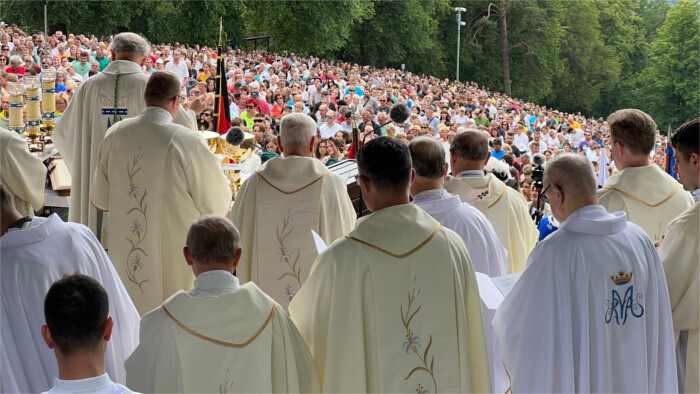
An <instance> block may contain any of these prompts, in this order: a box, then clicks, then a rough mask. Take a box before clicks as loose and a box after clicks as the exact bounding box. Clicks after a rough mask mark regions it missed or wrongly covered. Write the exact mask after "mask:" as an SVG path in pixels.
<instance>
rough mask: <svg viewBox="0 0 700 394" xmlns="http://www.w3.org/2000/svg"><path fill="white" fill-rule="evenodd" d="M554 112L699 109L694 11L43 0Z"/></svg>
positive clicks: (393, 1) (29, 27)
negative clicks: (500, 96) (469, 88)
mask: <svg viewBox="0 0 700 394" xmlns="http://www.w3.org/2000/svg"><path fill="white" fill-rule="evenodd" d="M43 5H44V3H43V1H36V0H3V1H2V4H0V20H4V21H5V22H7V23H16V24H17V25H18V26H20V27H22V28H23V29H24V30H25V31H27V32H34V31H37V30H43V26H44V20H43V15H44V14H43ZM455 7H463V8H465V9H466V10H467V11H466V12H464V13H462V21H463V22H465V25H464V26H462V29H461V40H460V41H461V42H460V74H459V75H460V77H461V78H460V79H462V80H466V81H475V82H477V83H478V84H480V85H484V86H487V87H489V88H490V89H492V90H496V91H501V92H504V93H506V94H510V95H512V96H514V97H518V98H522V99H524V100H526V101H531V102H534V103H538V104H543V105H547V106H552V107H555V108H557V109H559V110H563V111H569V112H578V111H581V112H582V113H584V114H585V115H588V116H595V117H598V116H603V117H605V116H607V115H608V114H610V113H611V112H613V111H615V110H616V109H619V108H625V107H634V108H639V109H642V110H644V111H646V112H648V113H649V114H651V115H652V116H653V117H654V119H655V120H656V121H657V123H658V125H659V128H660V129H661V130H662V131H664V132H665V131H666V129H667V128H668V126H669V125H670V126H671V127H673V128H675V127H677V126H678V125H680V124H681V123H683V122H685V121H687V120H690V119H692V118H695V117H697V116H698V114H700V111H699V109H700V51H699V48H700V6H699V5H698V2H696V1H687V0H681V1H678V2H677V3H676V2H675V1H671V2H669V1H666V0H595V1H594V0H545V1H537V0H518V1H513V0H494V1H473V0H470V1H466V0H461V1H460V0H454V1H451V0H426V1H415V0H381V1H379V0H376V1H372V0H347V1H239V0H238V1H237V0H234V1H211V0H201V1H184V0H171V1H161V0H152V1H118V0H114V1H83V0H72V1H49V3H48V24H49V31H51V32H53V31H55V30H63V31H64V32H70V33H75V34H86V35H90V34H95V35H97V36H100V35H105V36H107V35H110V34H114V33H118V32H121V31H135V32H139V33H142V34H143V35H144V36H146V37H147V38H148V39H149V40H150V41H151V42H153V43H166V42H170V43H174V42H176V41H177V42H180V43H186V44H200V45H215V44H216V40H217V37H218V25H219V17H220V16H223V18H224V30H225V33H226V41H227V43H228V44H229V45H231V46H234V47H241V48H249V47H250V46H249V45H250V44H249V43H248V42H247V41H246V38H247V37H254V36H262V35H270V36H272V38H271V48H270V49H271V51H274V52H284V51H289V52H294V53H297V54H301V55H313V56H317V57H320V58H322V59H328V60H331V59H340V60H344V61H349V62H357V63H358V64H362V65H365V64H366V65H372V66H376V67H393V68H399V67H400V66H401V64H405V65H406V70H408V71H412V72H414V73H419V74H430V75H434V76H438V77H441V78H450V79H453V78H454V77H455V71H456V70H455V67H456V53H457V51H456V49H457V21H456V13H455V12H454V8H455Z"/></svg>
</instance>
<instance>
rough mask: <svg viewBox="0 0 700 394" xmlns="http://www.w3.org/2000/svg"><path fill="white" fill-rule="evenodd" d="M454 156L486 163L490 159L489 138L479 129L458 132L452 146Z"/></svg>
mask: <svg viewBox="0 0 700 394" xmlns="http://www.w3.org/2000/svg"><path fill="white" fill-rule="evenodd" d="M450 151H451V152H452V156H454V157H458V158H460V159H464V160H468V161H486V159H488V157H489V137H488V136H487V135H486V134H485V133H483V132H481V131H480V130H477V129H466V130H464V131H462V132H458V133H457V135H455V136H454V138H453V139H452V144H450Z"/></svg>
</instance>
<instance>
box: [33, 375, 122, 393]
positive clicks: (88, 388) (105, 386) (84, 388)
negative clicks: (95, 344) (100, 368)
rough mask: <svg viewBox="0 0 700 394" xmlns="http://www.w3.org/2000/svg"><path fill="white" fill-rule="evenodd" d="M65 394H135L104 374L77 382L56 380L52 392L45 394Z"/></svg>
mask: <svg viewBox="0 0 700 394" xmlns="http://www.w3.org/2000/svg"><path fill="white" fill-rule="evenodd" d="M46 393H49V394H63V393H104V394H107V393H134V391H131V390H129V389H128V388H126V387H124V386H122V385H121V384H119V383H114V382H112V381H111V380H109V375H107V374H104V375H100V376H95V377H94V378H87V379H77V380H62V379H59V378H56V379H55V380H54V382H53V387H52V388H51V390H49V391H46V392H44V394H46Z"/></svg>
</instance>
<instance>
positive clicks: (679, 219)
mask: <svg viewBox="0 0 700 394" xmlns="http://www.w3.org/2000/svg"><path fill="white" fill-rule="evenodd" d="M687 225H690V226H695V229H697V228H698V226H700V203H694V204H693V205H691V206H690V208H688V209H686V210H685V211H683V213H681V214H680V215H678V216H676V218H675V219H673V220H671V222H670V223H669V224H668V228H669V229H671V228H672V227H674V226H687Z"/></svg>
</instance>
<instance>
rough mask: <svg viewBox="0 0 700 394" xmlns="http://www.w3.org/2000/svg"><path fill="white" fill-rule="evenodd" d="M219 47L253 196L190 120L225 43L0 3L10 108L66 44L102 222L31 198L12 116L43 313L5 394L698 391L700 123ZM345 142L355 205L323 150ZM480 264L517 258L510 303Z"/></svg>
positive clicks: (26, 322)
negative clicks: (109, 33)
mask: <svg viewBox="0 0 700 394" xmlns="http://www.w3.org/2000/svg"><path fill="white" fill-rule="evenodd" d="M45 43H48V45H45ZM222 58H223V59H222V61H223V63H224V65H225V67H224V69H225V75H223V76H219V78H222V77H223V81H224V82H223V84H224V86H225V91H224V92H223V93H222V94H227V95H229V97H230V107H229V108H228V109H227V110H228V111H229V113H228V115H229V117H230V119H231V122H230V123H231V124H232V126H237V127H241V128H242V129H243V130H244V131H247V132H250V133H251V134H252V135H253V136H254V142H255V144H256V145H258V146H259V148H258V149H257V152H256V154H257V155H258V156H259V157H260V160H259V162H258V164H256V165H255V166H254V168H251V169H250V170H251V171H250V174H249V177H247V179H246V180H245V181H244V182H243V184H242V186H241V188H240V190H239V192H238V194H236V195H235V196H232V195H231V191H230V189H229V186H228V185H227V181H226V178H225V176H224V175H223V173H222V172H221V168H220V161H219V160H217V159H216V157H215V156H214V155H213V154H212V152H210V151H209V149H208V147H207V145H206V144H205V143H202V144H199V142H204V138H203V137H202V136H201V135H198V134H197V133H196V132H194V130H195V129H197V130H199V131H200V132H202V131H215V130H217V128H216V116H217V115H218V116H219V117H221V116H223V114H220V113H219V114H217V111H216V108H215V103H216V100H215V96H216V84H217V81H218V79H217V75H216V73H217V67H216V66H217V52H216V48H212V47H206V46H202V47H200V46H198V45H194V46H191V45H181V44H179V43H175V44H173V45H171V44H159V45H151V44H149V43H147V41H146V40H144V39H143V38H142V37H140V36H138V35H136V34H133V33H122V34H119V35H117V36H114V37H109V38H104V37H100V38H97V37H95V36H91V37H87V36H85V35H74V34H68V35H64V34H63V33H62V32H56V33H55V34H53V35H51V36H50V37H47V36H46V35H44V34H42V33H41V32H38V33H36V34H32V35H28V34H25V33H24V32H22V31H21V30H20V29H19V28H17V27H16V26H13V27H7V26H3V25H1V24H0V66H2V70H0V84H1V85H2V87H1V89H2V91H1V92H0V93H1V96H2V108H1V111H0V128H7V124H6V122H7V117H8V109H9V96H8V84H9V83H11V82H21V81H22V80H23V78H24V77H25V76H26V75H35V74H37V73H40V71H41V70H42V69H46V68H52V67H53V68H55V69H56V70H57V75H58V80H57V87H56V92H60V93H59V94H58V95H57V96H56V101H57V115H58V116H59V119H58V122H57V126H56V130H55V134H54V143H55V144H56V147H57V148H58V151H59V153H60V154H61V156H62V157H63V159H64V160H65V161H66V164H67V165H68V168H69V171H70V173H71V176H72V190H71V199H70V209H69V221H71V222H77V223H82V224H84V225H86V226H87V228H86V227H85V226H82V225H78V224H73V223H67V224H66V223H62V222H61V221H60V219H58V218H57V217H55V216H52V217H50V218H47V219H44V218H32V217H31V215H29V214H28V215H26V216H25V215H24V214H20V213H19V212H18V211H17V210H16V209H15V208H16V205H17V204H16V201H15V202H13V201H12V200H13V199H15V200H16V199H19V200H24V201H30V200H31V201H32V204H31V205H32V207H34V208H35V209H36V208H37V205H39V203H37V202H36V201H37V200H39V198H38V197H37V193H36V192H34V193H33V194H32V193H29V192H28V190H29V189H31V187H30V186H27V185H22V186H17V185H18V184H22V182H25V183H26V182H27V181H28V178H29V177H32V178H36V177H38V175H36V172H35V173H32V174H31V175H28V171H29V170H28V168H30V165H29V164H28V163H34V162H35V161H36V158H33V157H32V155H30V154H29V152H26V154H25V153H24V152H20V150H21V149H19V148H17V146H19V145H21V144H20V143H19V142H18V141H20V140H21V138H20V137H18V136H16V135H12V134H13V133H11V132H7V133H4V132H3V134H2V138H3V142H4V143H3V145H5V146H8V147H10V146H13V147H14V148H12V149H13V152H12V155H9V154H8V155H3V156H7V157H11V158H12V160H14V161H15V162H17V163H21V164H17V165H16V166H15V167H12V165H8V166H5V165H3V172H4V173H3V182H2V189H0V191H1V192H2V210H3V211H2V217H1V218H0V219H2V229H1V230H2V238H0V246H1V247H2V249H0V251H1V252H2V270H3V271H2V278H3V298H5V297H7V298H6V299H7V300H8V302H7V305H9V307H8V309H6V308H5V304H6V303H5V301H3V310H2V312H3V316H2V318H3V319H2V320H3V321H4V322H5V321H6V320H7V316H9V315H6V313H8V314H9V313H12V314H13V316H20V315H22V316H23V317H22V318H21V319H19V318H18V319H13V320H17V322H16V323H15V322H13V323H12V324H19V325H21V326H22V327H23V328H24V329H25V332H24V333H23V334H9V332H10V331H13V332H19V331H17V330H14V329H13V330H10V329H9V328H8V327H6V326H5V325H3V332H2V333H0V334H1V335H2V338H3V344H5V343H8V344H11V346H9V345H8V346H3V348H4V349H5V350H4V351H3V358H2V359H3V360H11V359H20V360H25V361H24V362H21V363H18V364H17V366H13V367H11V368H4V369H3V373H2V376H1V378H2V380H1V381H0V390H1V391H3V392H4V391H19V392H23V391H32V392H35V391H42V390H48V389H50V388H51V387H52V386H54V387H55V388H54V389H55V390H65V391H74V390H77V389H79V388H80V387H81V386H79V385H78V384H79V383H80V382H81V381H82V383H80V384H83V385H84V386H83V387H87V386H90V387H92V388H99V387H103V388H106V389H108V390H111V392H120V391H121V392H124V391H126V390H128V389H127V388H126V387H124V386H123V385H126V386H127V387H129V388H130V389H133V390H139V391H144V392H156V391H157V392H209V391H216V390H217V389H218V390H219V391H220V392H232V391H265V392H287V391H297V392H298V391H301V392H316V391H321V390H322V391H326V392H370V391H372V392H374V391H393V392H396V391H409V390H415V391H416V392H419V393H423V392H437V391H438V387H439V388H440V390H442V391H460V392H464V391H480V392H481V391H492V392H503V391H505V390H507V389H508V388H509V387H510V388H512V389H513V390H514V391H527V392H540V391H551V392H560V391H621V390H626V391H629V390H632V391H659V392H669V391H678V390H680V391H683V390H685V391H686V392H692V391H694V390H698V389H700V384H698V379H699V376H700V370H698V369H699V368H700V367H699V366H698V360H697V357H695V355H694V353H693V349H694V347H695V348H697V346H700V342H699V341H700V336H699V334H698V304H697V300H692V298H693V294H697V286H698V283H697V282H698V273H699V272H700V271H699V270H698V266H697V260H698V258H699V257H700V253H699V252H698V242H697V234H698V230H699V229H698V228H697V216H698V204H697V202H696V200H697V198H698V197H699V196H698V194H700V193H699V192H698V190H699V189H698V188H700V182H698V175H699V174H700V152H698V133H699V131H698V124H699V122H698V120H695V121H691V122H689V123H687V124H685V125H683V126H682V127H681V128H680V129H679V130H678V132H677V133H676V134H675V135H674V137H673V138H671V140H669V138H667V137H665V136H663V135H662V134H661V133H659V131H658V129H657V126H656V124H655V123H654V121H653V119H651V117H650V116H649V115H647V114H645V113H644V112H642V111H639V110H634V109H625V110H620V111H617V112H615V113H613V114H611V115H610V116H609V117H608V118H607V119H603V118H598V119H594V118H591V117H587V116H585V115H582V114H580V113H578V114H573V113H567V112H563V111H558V110H556V109H553V108H548V107H544V106H540V105H537V104H534V103H528V102H524V101H523V100H519V99H516V98H512V97H507V96H505V95H502V94H500V93H498V92H495V91H492V90H490V89H488V88H486V87H483V86H481V87H480V86H478V84H476V83H473V82H471V83H467V82H461V81H451V80H447V79H444V80H443V79H439V78H436V77H432V76H424V75H414V74H412V73H410V72H404V71H399V70H395V69H376V68H373V67H370V66H360V65H357V64H350V63H345V62H342V61H327V60H321V59H319V58H316V57H313V56H311V57H307V58H303V57H301V56H298V55H295V54H270V53H261V52H257V51H245V50H241V49H233V48H228V49H227V50H225V51H224V52H223V55H222ZM59 104H60V105H59ZM396 106H405V107H406V108H408V110H409V111H410V115H408V117H407V119H406V120H405V121H404V120H403V119H402V120H401V121H398V122H397V121H396V120H395V119H393V118H392V112H393V111H392V108H396ZM105 109H107V111H105ZM110 111H111V112H110ZM117 114H120V116H119V118H118V117H117ZM115 123H116V124H115ZM355 128H357V129H359V133H355V132H353V131H354V130H353V129H355ZM353 134H356V135H358V136H359V138H360V140H359V141H355V142H357V144H353ZM5 142H6V143H5ZM18 144H19V145H18ZM671 145H672V147H673V148H674V149H673V150H675V153H676V162H675V168H676V171H677V173H678V174H679V175H680V181H681V183H682V185H681V183H679V182H678V181H677V180H676V179H674V178H673V177H672V176H670V175H669V174H667V173H665V172H664V170H667V169H668V168H669V167H670V166H669V164H670V163H666V160H667V157H668V156H667V154H666V153H667V150H670V149H671ZM5 146H2V148H3V149H9V148H5ZM355 149H356V150H357V151H355ZM346 159H354V160H355V161H356V163H357V167H358V171H359V175H358V178H357V181H358V185H359V188H360V190H361V194H362V198H363V201H364V203H365V204H366V205H367V207H368V208H369V209H370V211H372V212H373V213H372V214H371V215H370V216H369V217H367V218H364V219H362V220H356V219H357V217H356V213H355V210H354V208H353V206H352V202H351V201H350V198H349V197H348V194H347V190H346V182H345V180H344V179H343V178H341V177H340V176H339V175H337V174H335V173H334V172H333V171H332V169H333V167H332V166H333V165H334V164H337V163H339V162H342V161H344V160H346ZM329 167H330V169H329ZM6 168H7V169H6ZM12 168H17V170H16V171H17V172H18V173H19V174H20V175H19V176H18V175H16V174H10V173H11V172H12ZM38 172H40V171H38ZM6 174H8V175H6ZM22 174H23V175H22ZM10 175H14V176H13V177H10ZM44 176H45V173H44ZM35 183H36V182H35ZM684 189H685V190H684ZM42 190H43V184H42ZM691 192H692V194H691ZM693 195H694V196H695V197H693ZM13 197H14V198H13ZM232 197H234V199H235V201H234V204H233V206H232V208H231V211H230V215H229V218H230V220H229V218H226V217H225V216H226V215H227V213H228V212H229V208H230V202H231V199H232ZM694 198H695V200H694ZM694 220H695V226H694V227H693V221H694ZM88 228H89V230H88ZM312 230H313V231H314V232H315V233H316V238H314V237H313V236H312V233H311V231H312ZM689 234H690V235H689ZM689 236H690V237H691V238H688V237H689ZM692 237H694V238H692ZM686 239H687V241H686ZM100 242H101V244H100ZM320 243H325V245H329V246H328V249H325V251H324V248H325V245H324V246H320ZM183 246H184V249H183ZM656 248H658V250H659V251H658V252H657V251H656ZM105 249H106V250H107V252H105ZM30 250H31V251H32V253H29V251H30ZM52 255H53V257H52ZM659 255H661V259H660V258H659ZM56 256H59V257H56ZM61 256H64V257H63V258H62V257H61ZM569 257H570V258H569ZM56 258H58V259H59V260H60V263H57V264H55V265H52V263H51V261H53V260H55V259H56ZM562 259H564V260H566V261H565V264H562V263H561V261H559V260H562ZM66 260H68V261H66ZM399 260H400V261H401V262H402V264H401V265H400V266H397V264H396V262H397V261H399ZM27 261H32V262H34V265H33V266H31V267H30V266H29V265H28V264H26V262H27ZM20 262H25V264H20ZM426 262H431V264H426ZM555 262H557V263H556V264H555ZM34 266H36V268H32V267H34ZM664 270H665V271H666V272H665V275H664ZM234 273H235V274H234ZM476 273H482V274H485V275H486V276H488V277H491V278H497V277H502V276H504V275H509V274H517V273H523V274H522V276H521V277H520V279H519V280H518V282H517V284H516V286H515V287H514V289H513V291H512V293H511V295H510V296H507V297H506V298H505V301H503V303H502V305H501V306H500V307H499V308H498V309H497V310H496V309H495V308H490V307H487V306H486V304H484V303H482V301H480V299H479V292H480V290H481V289H480V288H478V287H477V279H476ZM232 274H234V275H232ZM61 276H63V277H64V279H61V280H60V281H58V282H55V281H56V280H57V279H60V278H61ZM6 278H7V279H6ZM664 278H666V279H667V280H668V284H667V283H666V282H667V281H666V280H664ZM6 280H11V281H13V286H5V281H6ZM672 281H673V282H672ZM54 282H55V283H54ZM22 283H30V284H31V285H30V286H22ZM5 289H13V290H12V291H14V292H16V294H14V293H13V294H10V293H9V290H8V293H6V291H5ZM421 290H423V291H421ZM25 292H33V293H34V296H33V297H25V296H24V293H25ZM37 292H40V293H41V294H38V293H37ZM47 292H48V294H47ZM693 292H695V293H693ZM6 294H7V296H6ZM406 294H408V298H406ZM44 296H45V297H44ZM18 297H19V298H21V299H27V300H28V301H23V302H25V303H26V304H23V305H21V306H20V305H16V302H20V300H19V298H18ZM601 297H602V298H601ZM9 300H12V301H9ZM29 300H30V301H29ZM406 300H407V301H408V302H407V303H406ZM13 302H15V304H13ZM545 306H547V307H545ZM693 308H694V309H693ZM42 311H43V312H44V314H45V321H44V320H43V319H44V314H42V313H41V312H42ZM106 311H108V312H109V313H107V312H106ZM399 312H400V316H399ZM394 315H396V316H394ZM66 316H74V318H73V319H68V318H67V317H66ZM399 317H400V319H399ZM139 321H140V327H141V330H140V337H139V333H138V328H139ZM611 321H612V322H613V324H611ZM44 322H45V325H44V326H43V328H42V324H44ZM492 322H493V323H492ZM626 322H627V325H625V323H626ZM3 324H4V323H3ZM18 327H19V326H18ZM674 334H675V335H674ZM543 335H545V336H546V339H542V336H543ZM572 335H573V336H574V339H573V340H572V339H571V337H572ZM576 338H581V339H583V342H585V343H580V341H579V340H578V339H576ZM394 342H396V344H397V346H394ZM44 343H45V344H46V345H48V348H50V349H55V358H54V356H53V354H52V353H50V352H49V351H48V348H47V347H46V346H44V345H43V344H44ZM611 344H612V345H611ZM624 346H629V347H624ZM392 347H395V349H391V348H392ZM27 348H31V349H33V350H34V349H35V350H36V354H34V355H28V354H27V352H26V351H22V349H27ZM562 349H566V350H565V351H563V350H562ZM618 352H627V353H629V354H633V355H634V356H630V357H628V358H625V360H626V361H625V360H621V359H618V358H617V356H613V355H610V354H608V353H618ZM676 352H678V355H679V356H678V360H679V362H678V365H677V363H676ZM86 355H88V357H85V356H86ZM409 356H410V357H409ZM56 359H57V360H58V361H56ZM533 359H542V360H546V361H547V362H545V363H532V360H533ZM100 360H101V361H100ZM204 360H206V361H204ZM251 360H252V361H251ZM594 360H598V361H594ZM601 360H603V361H601ZM90 363H92V364H90ZM32 365H42V367H43V368H42V369H41V370H39V369H37V368H32V367H31V366H32ZM89 366H91V368H88V367H89ZM77 370H79V371H82V372H85V371H87V370H90V371H92V372H93V374H92V375H90V374H86V373H81V374H72V373H71V372H70V371H77ZM96 372H99V373H96ZM107 374H108V375H107ZM53 379H56V380H55V382H54V380H53ZM110 379H111V380H110ZM115 382H116V383H115ZM117 383H119V384H117Z"/></svg>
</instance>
